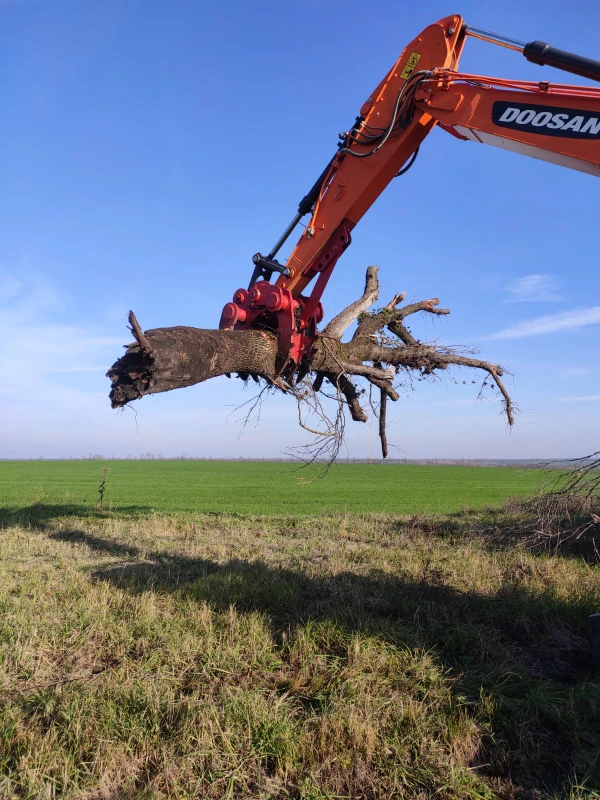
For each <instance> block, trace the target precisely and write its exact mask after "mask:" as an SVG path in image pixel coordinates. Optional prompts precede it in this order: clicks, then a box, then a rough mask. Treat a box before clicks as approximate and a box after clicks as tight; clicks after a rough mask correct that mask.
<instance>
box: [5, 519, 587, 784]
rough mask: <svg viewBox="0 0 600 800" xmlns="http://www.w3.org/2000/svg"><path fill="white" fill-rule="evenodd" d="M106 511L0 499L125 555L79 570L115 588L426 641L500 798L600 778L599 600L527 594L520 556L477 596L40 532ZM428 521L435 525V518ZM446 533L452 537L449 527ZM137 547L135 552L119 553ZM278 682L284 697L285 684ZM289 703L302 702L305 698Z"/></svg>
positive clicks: (427, 581) (378, 577)
mask: <svg viewBox="0 0 600 800" xmlns="http://www.w3.org/2000/svg"><path fill="white" fill-rule="evenodd" d="M128 510H129V512H130V513H131V515H132V516H137V515H139V514H141V513H143V512H144V509H143V508H140V507H136V506H132V507H130V508H129V509H128ZM123 512H124V513H125V514H127V510H124V509H119V510H118V513H119V514H121V513H123ZM7 513H9V516H7ZM107 515H108V512H103V511H101V510H98V509H95V510H94V509H89V508H84V507H81V506H34V507H29V508H25V509H15V510H13V511H12V512H7V510H4V512H2V513H1V514H0V525H2V524H7V521H8V522H9V524H15V521H17V520H23V519H24V518H27V519H28V520H29V523H30V524H31V525H32V527H37V528H38V529H39V530H41V531H45V532H46V534H47V535H48V536H49V537H50V538H53V539H57V540H60V541H63V542H73V543H74V544H79V545H81V544H83V545H86V546H88V547H90V548H91V549H93V550H95V551H97V552H100V553H105V554H110V555H113V556H115V555H116V556H122V557H123V559H124V560H125V559H126V560H127V563H123V564H115V565H111V566H110V567H104V568H101V569H95V570H94V571H93V572H92V578H93V579H94V580H96V581H101V582H109V583H111V584H113V585H115V586H118V587H119V588H121V589H123V590H125V591H129V592H132V593H143V592H147V591H154V592H168V593H177V594H179V595H181V596H183V597H185V598H186V599H189V600H192V601H195V602H198V603H207V604H208V605H209V606H211V607H212V608H213V609H214V610H217V611H219V610H226V609H227V608H229V607H230V606H232V605H233V606H235V607H236V609H237V610H238V612H239V613H252V612H259V613H260V614H262V615H263V616H264V617H265V619H266V621H267V622H268V624H269V625H270V627H271V630H272V634H273V637H274V639H275V640H276V641H283V638H284V636H285V635H288V634H289V631H290V630H293V629H294V628H296V627H299V626H302V625H303V624H305V623H306V622H308V621H309V620H310V621H313V622H316V623H319V622H329V623H333V624H335V625H336V626H337V627H338V628H339V629H340V630H341V631H343V632H345V633H348V634H353V633H362V634H364V635H368V636H374V637H381V638H383V639H384V640H385V641H386V642H388V643H390V644H392V645H394V646H397V647H399V648H406V647H408V648H411V649H417V650H425V651H429V652H431V653H433V654H435V656H436V658H437V659H438V660H439V663H440V664H441V665H442V666H443V668H444V670H445V671H447V672H448V674H449V675H450V676H452V678H453V680H454V681H455V683H454V687H455V692H456V694H457V695H460V696H461V697H462V698H465V697H466V699H467V702H468V706H469V707H470V708H472V709H473V713H474V714H476V715H478V717H480V715H481V714H483V712H482V711H481V710H480V708H481V704H482V697H491V698H493V702H491V703H488V704H487V707H488V711H486V712H485V713H486V714H487V715H488V716H487V718H482V720H481V721H482V724H483V726H484V728H485V725H486V724H489V725H490V728H491V730H492V731H493V733H492V734H490V735H489V736H486V735H484V747H485V753H484V756H485V758H486V760H487V767H486V768H485V769H486V771H487V774H488V775H489V776H490V778H492V779H495V780H499V781H501V782H505V785H506V786H510V785H511V783H512V784H514V785H516V786H517V787H519V791H521V794H519V793H518V792H517V794H514V795H511V794H510V791H509V792H508V793H507V792H506V791H502V792H500V794H501V796H503V797H510V796H514V797H521V798H525V797H544V796H549V794H551V792H553V791H554V792H558V793H559V795H557V796H566V795H562V794H560V792H564V790H565V786H568V785H569V784H572V782H573V780H574V776H577V779H578V780H579V781H580V782H581V781H587V784H586V785H587V786H588V788H591V789H596V790H598V789H600V763H599V752H598V750H599V748H598V742H599V741H600V684H599V683H598V682H597V677H596V676H594V675H592V674H591V673H590V639H589V631H588V628H587V617H588V615H589V614H591V613H594V612H595V611H597V610H598V609H596V608H593V607H590V605H589V602H587V601H586V600H580V601H576V600H575V601H571V602H565V601H561V600H560V599H559V598H557V597H556V595H555V594H554V592H553V591H552V587H551V586H548V588H547V590H544V589H541V590H540V592H539V593H537V594H533V593H532V592H531V591H528V589H527V588H526V585H525V584H526V582H527V579H528V578H529V577H530V574H529V573H528V572H527V570H529V569H533V567H531V566H530V565H528V564H527V563H524V564H523V565H520V566H516V567H515V570H514V571H513V572H512V573H507V577H506V580H505V584H504V585H503V586H502V587H501V589H500V590H499V591H497V592H496V593H495V594H493V595H492V594H485V595H484V594H478V593H476V592H467V591H460V590H458V589H455V588H453V587H451V586H449V585H447V583H446V580H445V576H444V574H443V572H442V571H440V570H439V569H436V568H429V567H424V568H423V571H422V574H421V575H420V576H419V577H418V578H415V577H414V576H412V575H408V574H402V573H399V574H396V575H390V574H388V573H384V572H381V571H379V570H373V571H372V572H371V573H370V574H368V575H359V574H356V573H353V572H348V571H346V572H339V573H336V574H335V575H331V576H325V577H316V576H313V575H309V574H307V573H306V572H303V571H302V570H301V569H287V568H281V567H274V566H270V565H268V564H265V563H263V562H259V561H256V562H248V561H243V560H240V559H231V560H230V561H228V562H226V563H218V562H215V561H212V560H209V559H203V558H191V557H188V556H184V555H178V554H174V553H172V552H168V551H158V550H157V551H154V552H152V553H148V552H147V551H142V550H140V549H139V548H138V547H136V546H135V545H133V544H132V545H130V544H127V543H120V542H118V541H115V540H113V539H111V538H103V537H101V536H97V535H93V534H91V533H88V532H85V531H81V530H75V529H73V530H61V531H56V530H48V525H47V523H48V521H49V520H51V519H53V518H55V517H65V516H78V517H90V516H91V517H93V518H102V517H106V516H107ZM419 530H422V527H421V526H416V527H415V532H418V531H419ZM432 532H435V533H436V534H438V535H440V534H442V535H444V531H443V530H440V529H439V528H437V527H436V529H435V531H432ZM446 533H447V535H451V534H452V535H460V534H459V533H458V531H457V530H454V529H453V528H452V529H451V530H449V531H447V532H446ZM486 546H489V547H492V546H493V544H492V543H491V542H490V543H486ZM136 558H138V559H142V558H143V560H138V561H135V562H134V563H131V561H132V560H133V559H136ZM282 691H285V692H286V693H288V694H289V693H292V694H293V688H292V687H284V689H282ZM303 691H304V690H303ZM302 702H304V703H308V704H309V705H310V703H311V698H305V697H303V698H302ZM314 702H315V704H316V705H318V702H319V699H318V698H317V697H315V698H314ZM480 757H481V754H480ZM507 791H508V790H507ZM511 791H512V790H511ZM536 792H537V793H538V794H536Z"/></svg>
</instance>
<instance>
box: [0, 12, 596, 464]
mask: <svg viewBox="0 0 600 800" xmlns="http://www.w3.org/2000/svg"><path fill="white" fill-rule="evenodd" d="M457 11H458V12H460V13H461V14H462V15H463V16H464V17H465V19H466V21H467V22H468V23H469V24H472V25H476V26H478V27H482V28H486V29H488V30H493V31H496V32H498V33H503V34H505V35H508V36H512V37H514V38H516V39H521V40H524V41H530V40H532V39H542V40H546V41H550V42H551V43H552V44H554V45H555V46H557V47H561V48H563V49H566V50H572V51H575V52H578V53H581V54H583V55H588V56H590V57H600V53H599V52H598V41H597V31H598V28H599V25H600V6H598V4H597V3H592V2H590V1H589V0H588V1H587V2H583V0H574V2H571V3H569V4H568V5H566V4H564V3H562V2H558V0H531V2H528V3H523V2H516V0H506V1H505V2H502V3H497V2H481V0H480V1H479V2H474V0H463V3H462V7H460V8H455V7H452V6H448V5H447V3H445V2H443V3H442V2H438V0H435V1H432V2H422V3H419V4H407V3H400V2H397V1H396V2H390V1H389V0H370V2H369V3H365V2H354V0H347V2H345V3H344V4H340V3H334V2H333V0H302V2H300V0H285V2H284V0H247V1H246V2H241V0H231V1H227V0H224V1H223V2H220V3H209V2H202V1H201V0H170V2H168V3H167V2H164V0H163V1H160V2H159V0H52V1H51V0H12V1H11V0H3V1H2V2H0V39H1V43H0V44H1V46H0V52H2V54H3V55H2V73H3V81H2V84H3V89H2V107H3V111H4V125H3V126H2V129H1V131H0V141H1V148H2V153H3V156H4V158H3V170H2V174H3V181H2V184H3V191H2V193H1V196H0V204H1V209H0V211H1V213H0V361H1V362H2V366H3V369H2V372H3V379H2V383H1V384H0V420H2V422H1V423H0V427H1V428H2V437H1V441H0V457H5V458H12V457H22V458H30V457H33V458H35V457H38V456H44V457H62V456H79V455H82V454H85V453H88V452H93V453H104V454H105V455H107V456H111V455H113V454H114V455H117V456H126V455H138V454H139V453H143V452H147V451H151V452H155V453H162V454H163V455H173V456H176V455H180V454H182V453H187V454H190V455H206V456H226V457H235V456H238V455H241V456H245V457H248V456H251V455H253V454H256V455H260V456H279V455H280V454H281V453H282V452H283V451H284V450H286V449H287V447H289V446H294V445H299V444H302V443H305V442H306V441H307V440H308V434H305V433H304V432H302V431H300V430H299V429H298V428H297V425H296V409H295V406H294V405H293V403H292V402H291V401H287V400H285V399H278V400H273V401H270V402H269V403H268V404H267V405H266V406H265V407H264V409H263V414H262V418H261V421H260V425H259V426H258V427H250V428H247V429H246V430H245V432H244V434H243V436H241V438H240V432H241V431H240V426H239V423H238V422H236V419H237V417H238V416H239V415H236V413H233V414H232V413H231V412H232V411H233V409H234V408H235V407H236V406H237V405H239V403H240V402H243V401H245V400H246V399H248V397H249V396H250V395H249V393H248V392H245V390H244V389H243V387H242V385H241V382H239V381H228V380H227V379H226V378H222V379H218V380H215V381H211V382H209V383H207V384H201V385H199V386H196V387H193V388H191V389H185V390H182V391H178V392H172V393H167V394H165V395H157V396H155V397H151V398H147V399H145V400H143V401H141V402H139V403H137V404H136V412H137V413H134V412H133V411H131V410H125V411H123V412H121V413H118V412H115V411H112V410H111V409H110V406H109V403H108V399H107V392H108V389H109V385H108V380H107V379H106V378H105V377H104V373H105V371H106V369H107V368H108V367H109V366H110V364H111V363H112V362H113V361H114V360H115V358H116V357H117V356H118V355H119V353H120V352H121V347H122V345H123V344H125V343H127V342H128V341H129V340H130V338H131V336H130V334H129V333H128V331H127V330H126V327H125V325H126V316H127V312H128V310H129V308H133V309H134V310H135V312H136V314H137V315H138V318H139V320H140V323H141V324H142V326H143V327H146V328H150V327H159V326H167V325H173V324H180V325H195V326H198V327H214V326H216V325H217V324H218V320H219V316H220V310H221V307H222V306H223V304H224V303H225V302H227V301H228V300H230V299H231V294H232V293H233V291H234V290H235V289H237V288H238V286H243V285H245V284H246V283H247V281H248V277H249V274H250V272H251V262H250V258H251V256H252V254H253V253H254V252H256V251H257V250H262V251H263V252H267V251H268V249H269V247H270V246H271V245H272V243H273V242H274V241H275V239H276V238H278V236H279V234H280V233H281V231H282V230H283V228H284V227H285V225H286V224H287V223H288V221H289V219H290V218H291V217H292V216H293V214H294V212H295V210H296V207H297V203H298V201H299V199H300V198H301V197H302V196H303V195H304V194H305V193H306V191H307V190H308V188H309V187H310V186H311V185H312V183H313V181H314V179H315V178H316V176H317V175H318V174H319V173H320V172H321V170H322V168H323V166H324V165H325V163H327V161H328V160H329V158H330V156H331V155H332V153H333V151H334V149H335V145H336V142H337V134H338V132H339V131H340V130H344V129H346V128H347V127H348V125H349V123H350V122H351V121H352V120H353V119H354V117H355V116H356V114H357V113H358V110H359V108H360V106H361V104H362V102H363V101H364V99H365V98H366V97H367V96H368V94H369V93H370V91H371V90H372V89H373V88H374V87H375V85H376V84H377V83H378V82H379V80H380V79H381V77H382V76H383V75H384V74H385V72H386V71H387V70H388V69H389V67H390V66H391V64H392V63H393V62H394V61H395V59H396V58H397V56H398V54H399V53H400V51H401V50H402V49H403V47H404V46H405V44H407V43H408V42H409V41H410V40H411V39H412V38H413V37H414V36H415V35H416V34H417V33H418V32H419V31H420V30H422V29H423V28H424V27H425V26H426V25H428V24H429V23H430V22H433V21H435V20H437V19H439V18H440V17H443V16H446V15H448V14H451V13H455V12H457ZM461 69H462V70H465V71H470V72H474V73H479V74H490V75H496V76H499V77H513V78H521V79H532V80H537V79H554V80H558V81H560V82H569V80H570V77H569V76H567V75H565V74H563V73H555V72H553V71H552V70H550V69H548V68H543V69H542V68H540V67H535V66H534V65H531V64H528V63H527V62H526V61H525V59H523V58H522V57H521V56H519V55H518V54H516V53H511V52H509V51H506V50H502V49H500V48H496V47H492V46H490V45H485V44H483V43H480V42H477V41H474V40H470V41H469V42H468V44H467V48H466V50H465V54H464V56H463V59H462V61H461ZM575 80H578V79H575ZM599 191H600V181H597V180H596V179H595V178H593V177H591V176H589V175H584V174H581V173H578V172H572V171H570V170H566V169H564V168H560V167H557V166H554V165H550V164H545V163H541V162H537V161H534V160H532V159H526V158H524V157H522V156H518V155H515V154H512V153H507V152H503V151H500V150H496V149H494V148H490V147H484V146H479V145H476V144H473V143H469V142H460V141H458V140H456V139H454V138H453V137H450V136H448V135H447V134H445V133H444V132H442V131H438V130H436V131H434V132H433V133H432V135H431V136H430V137H429V138H428V140H427V141H426V142H425V144H424V146H423V147H422V150H421V154H420V156H419V159H418V160H417V162H416V164H415V166H414V168H413V169H412V170H411V171H410V172H409V173H408V174H407V175H406V176H405V177H403V178H402V179H399V180H398V181H395V182H394V183H393V184H392V186H390V187H389V188H388V190H387V191H386V192H385V193H384V194H383V195H382V197H381V198H380V199H379V200H378V202H377V203H376V204H375V205H374V207H373V208H372V209H371V210H370V211H369V213H368V214H367V215H366V217H365V218H364V219H363V221H362V222H361V223H360V225H359V226H358V227H357V228H356V230H355V232H354V234H353V244H352V247H351V248H350V249H349V250H348V251H347V252H346V253H345V255H344V257H343V259H342V260H341V261H340V262H339V264H338V266H337V269H336V272H335V274H334V276H333V278H332V280H331V282H330V284H329V286H328V289H327V291H326V294H325V297H324V302H325V307H326V314H327V315H328V316H331V315H333V314H334V313H336V312H337V311H339V310H340V309H341V308H342V307H343V306H344V305H346V304H347V303H348V302H350V301H352V300H353V299H355V297H356V296H357V295H358V294H359V293H360V291H361V289H362V285H363V278H364V270H365V267H366V266H367V265H369V264H378V265H379V267H380V273H381V283H382V299H383V300H386V298H387V295H390V296H391V295H392V294H393V293H394V292H395V291H401V290H404V291H406V292H407V295H408V298H409V299H413V298H414V299H418V298H425V297H431V296H439V297H440V299H441V302H442V305H443V306H448V307H450V308H451V310H452V314H451V316H450V317H449V318H444V319H442V320H437V321H436V323H435V325H433V324H432V323H431V322H427V321H423V322H422V323H419V324H418V325H417V324H415V326H414V328H413V329H414V330H415V331H417V330H418V335H419V336H420V337H422V338H425V337H429V338H437V339H440V340H441V341H442V342H444V343H445V344H469V345H470V344H474V345H477V346H478V347H479V349H480V351H481V353H482V354H483V355H484V356H485V357H486V358H489V359H490V360H495V361H497V362H499V363H502V364H504V365H506V367H508V368H509V369H510V370H511V372H512V373H513V374H514V378H512V379H510V380H509V387H510V390H511V392H512V394H513V396H514V398H515V400H516V402H517V403H518V404H519V406H520V408H521V411H522V413H521V415H520V417H519V418H518V419H517V424H516V426H515V429H514V431H513V432H512V433H511V434H509V433H508V432H507V429H506V425H505V423H504V422H503V419H502V417H501V416H500V409H499V406H498V404H497V403H496V402H494V401H493V400H490V401H487V402H486V401H484V402H476V393H477V392H476V387H473V386H471V385H470V383H468V385H463V384H462V381H463V380H467V381H470V380H471V377H472V376H471V375H470V374H463V373H461V372H456V373H455V374H454V375H453V376H452V377H453V378H454V379H455V380H457V381H458V383H457V384H455V383H453V382H452V380H451V381H445V382H443V383H438V384H437V385H436V384H431V385H428V384H423V383H419V384H417V388H416V391H415V392H411V393H408V394H405V395H403V396H402V398H401V399H400V401H399V402H398V403H396V404H395V405H394V406H393V407H392V408H390V411H389V412H388V413H389V416H390V417H391V427H390V442H391V443H392V444H393V445H395V447H396V449H394V450H392V453H391V454H392V455H397V456H401V457H403V456H406V457H409V458H418V457H427V458H434V457H440V458H445V457H463V458H470V457H479V458H484V457H490V458H494V457H504V458H511V457H513V458H522V457H530V458H545V457H569V456H577V455H582V454H583V453H586V452H589V451H591V450H594V449H598V448H599V447H600V422H599V415H598V406H599V404H600V381H599V377H600V364H599V360H598V355H597V354H598V339H599V335H600V273H599V271H598V269H597V263H598V255H597V253H598V223H597V217H598V203H597V198H598V192H599ZM282 255H287V253H282ZM348 428H349V435H348V453H349V454H350V455H351V456H366V455H369V454H371V455H373V456H374V457H377V456H378V442H377V435H376V429H375V428H374V427H369V426H361V425H358V424H353V425H352V426H350V425H349V426H348Z"/></svg>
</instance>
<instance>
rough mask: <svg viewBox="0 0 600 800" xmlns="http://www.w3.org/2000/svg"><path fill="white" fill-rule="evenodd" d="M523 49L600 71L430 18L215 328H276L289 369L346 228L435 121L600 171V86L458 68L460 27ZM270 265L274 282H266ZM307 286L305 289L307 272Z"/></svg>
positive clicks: (283, 367)
mask: <svg viewBox="0 0 600 800" xmlns="http://www.w3.org/2000/svg"><path fill="white" fill-rule="evenodd" d="M469 35H471V36H475V37H477V38H479V39H484V40H486V41H489V42H493V43H494V44H500V45H502V46H504V47H508V48H510V49H513V50H517V51H520V52H522V53H523V54H524V55H525V56H526V58H527V59H528V60H530V61H534V62H536V63H538V64H549V65H551V66H555V67H558V68H560V69H563V70H566V71H568V72H572V73H575V74H577V75H582V76H585V77H588V78H592V79H595V80H600V63H598V62H596V61H592V60H590V59H586V58H583V57H580V56H576V55H573V54H570V53H565V52H564V51H562V50H556V49H555V48H553V47H550V45H548V44H546V43H544V42H532V43H530V44H524V43H520V42H515V41H514V40H511V39H507V38H505V37H500V36H496V35H495V34H489V33H486V32H485V31H480V30H478V29H475V28H469V27H467V26H466V25H465V24H464V22H463V20H462V18H461V17H460V16H457V15H454V16H450V17H446V18H445V19H442V20H440V21H439V22H436V23H435V24H434V25H430V26H429V27H428V28H426V29H425V30H424V31H423V32H422V33H421V34H420V35H419V36H417V37H416V39H414V40H413V41H412V42H411V43H410V44H409V45H408V46H407V47H406V48H405V49H404V50H403V52H402V54H401V55H400V57H399V59H398V60H397V61H396V63H395V64H394V66H393V67H392V69H391V70H390V71H389V72H388V74H387V75H386V76H385V78H384V79H383V80H382V81H381V83H380V84H379V86H378V87H377V88H376V89H375V91H374V92H373V93H372V94H371V96H370V97H369V98H368V99H367V101H366V102H365V104H364V105H363V107H362V108H361V111H360V115H359V116H358V117H357V118H356V121H355V123H354V125H353V127H352V128H351V129H350V130H349V131H347V132H345V133H343V134H340V140H341V141H340V143H339V144H338V152H337V153H336V154H335V155H334V157H333V158H332V160H331V161H330V163H329V164H328V166H327V167H326V169H325V170H324V172H323V173H322V174H321V176H320V177H319V178H318V180H317V181H316V183H315V185H314V186H313V188H312V189H311V191H310V192H309V193H308V194H307V195H306V196H305V197H304V198H303V199H302V201H301V202H300V204H299V208H298V213H297V214H296V216H295V217H294V219H293V220H292V223H291V224H290V225H289V226H288V228H287V229H286V231H285V232H284V234H283V235H282V236H281V237H280V239H279V241H278V242H277V243H276V245H275V246H274V247H273V249H272V250H271V252H270V253H269V255H268V256H263V255H262V254H260V253H257V254H256V255H255V256H254V257H253V262H254V264H255V268H254V273H253V275H252V279H251V281H250V286H249V287H248V289H247V290H246V289H238V291H237V292H236V293H235V294H234V297H233V302H231V303H228V304H227V305H226V306H225V308H224V309H223V314H222V316H221V327H222V328H234V327H235V328H238V329H246V328H263V329H268V330H273V331H275V332H277V333H278V335H279V353H280V365H279V366H280V371H281V373H283V374H284V375H288V376H290V375H291V374H292V373H293V370H294V369H295V367H296V366H297V365H298V364H299V363H300V361H301V359H302V357H303V356H304V354H305V353H307V352H308V351H309V350H310V347H311V346H312V343H313V342H314V340H315V337H316V333H317V328H316V326H317V324H318V323H319V322H320V321H321V318H322V316H323V310H322V306H321V302H320V300H321V295H322V293H323V290H324V288H325V286H326V284H327V281H328V280H329V278H330V276H331V273H332V271H333V268H334V267H335V264H336V262H337V260H338V258H339V257H340V255H341V254H342V253H343V251H344V250H345V249H346V248H347V247H348V245H349V244H350V233H351V230H352V228H353V227H354V226H355V225H356V224H357V223H358V221H359V220H360V219H361V217H362V216H363V215H364V214H365V212H366V211H367V210H368V209H369V208H370V206H371V205H372V204H373V203H374V202H375V200H376V199H377V198H378V197H379V195H380V194H381V193H382V192H383V190H384V189H385V188H386V186H387V185H388V184H389V183H390V182H391V181H392V180H393V179H394V178H395V177H397V176H398V175H401V174H402V173H403V172H405V171H406V170H407V169H408V168H409V167H410V166H411V165H412V163H413V161H414V159H415V157H416V155H417V153H418V150H419V146H420V144H421V143H422V141H423V139H424V138H425V137H426V136H427V134H428V133H429V132H430V131H431V130H432V128H433V127H434V126H435V125H436V124H439V125H440V127H442V128H443V129H444V130H446V131H448V132H449V133H452V134H453V135H455V136H457V137H458V138H459V139H470V140H472V141H475V142H480V143H485V144H491V145H494V146H498V147H502V148H504V149H508V150H513V151H515V152H518V153H522V154H524V155H528V156H532V157H534V158H540V159H543V160H546V161H551V162H553V163H556V164H560V165H563V166H567V167H570V168H572V169H577V170H581V171H583V172H588V173H591V174H593V175H600V147H599V143H600V89H597V88H595V87H586V86H568V85H562V84H561V85H558V84H550V83H547V82H541V83H530V82H522V81H508V80H503V79H497V78H489V77H485V76H477V75H467V74H464V73H460V72H458V71H457V68H458V61H459V58H460V54H461V52H462V49H463V47H464V44H465V41H466V37H467V36H469ZM308 213H310V214H311V218H310V222H309V224H308V225H307V227H306V229H305V231H304V233H303V234H302V236H301V237H300V239H299V240H298V243H297V244H296V246H295V248H294V250H293V251H292V254H291V255H290V257H289V259H288V260H287V261H286V263H285V264H281V263H279V262H278V261H277V260H276V258H275V256H276V255H277V253H278V251H279V249H280V248H281V246H282V245H283V244H284V242H285V241H286V240H287V238H288V237H289V235H290V234H291V233H292V231H293V230H294V228H295V227H296V225H297V224H298V222H299V221H300V219H301V218H302V217H303V216H304V215H305V214H308ZM274 272H278V273H279V278H278V280H277V282H276V283H275V284H272V283H270V278H271V277H272V275H273V273H274ZM315 279H316V281H315V284H314V287H313V288H312V291H311V294H310V296H308V297H305V296H304V295H303V294H302V293H303V292H304V290H305V289H306V288H307V287H308V286H309V284H311V283H312V282H313V280H315Z"/></svg>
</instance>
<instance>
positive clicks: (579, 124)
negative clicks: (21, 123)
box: [0, 0, 600, 136]
mask: <svg viewBox="0 0 600 800" xmlns="http://www.w3.org/2000/svg"><path fill="white" fill-rule="evenodd" d="M0 2H1V0H0ZM500 123H505V124H506V123H507V124H509V125H510V123H515V124H516V125H530V126H531V127H533V128H548V130H550V131H558V130H561V131H573V133H581V134H591V135H592V136H599V135H600V117H589V118H588V117H585V116H583V115H582V114H578V115H576V116H573V117H571V115H570V114H566V113H560V114H554V112H553V111H540V110H539V106H538V107H537V108H525V109H521V108H515V107H514V106H509V107H508V108H506V109H505V110H504V112H503V113H502V116H501V117H500V118H499V119H498V124H500Z"/></svg>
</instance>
